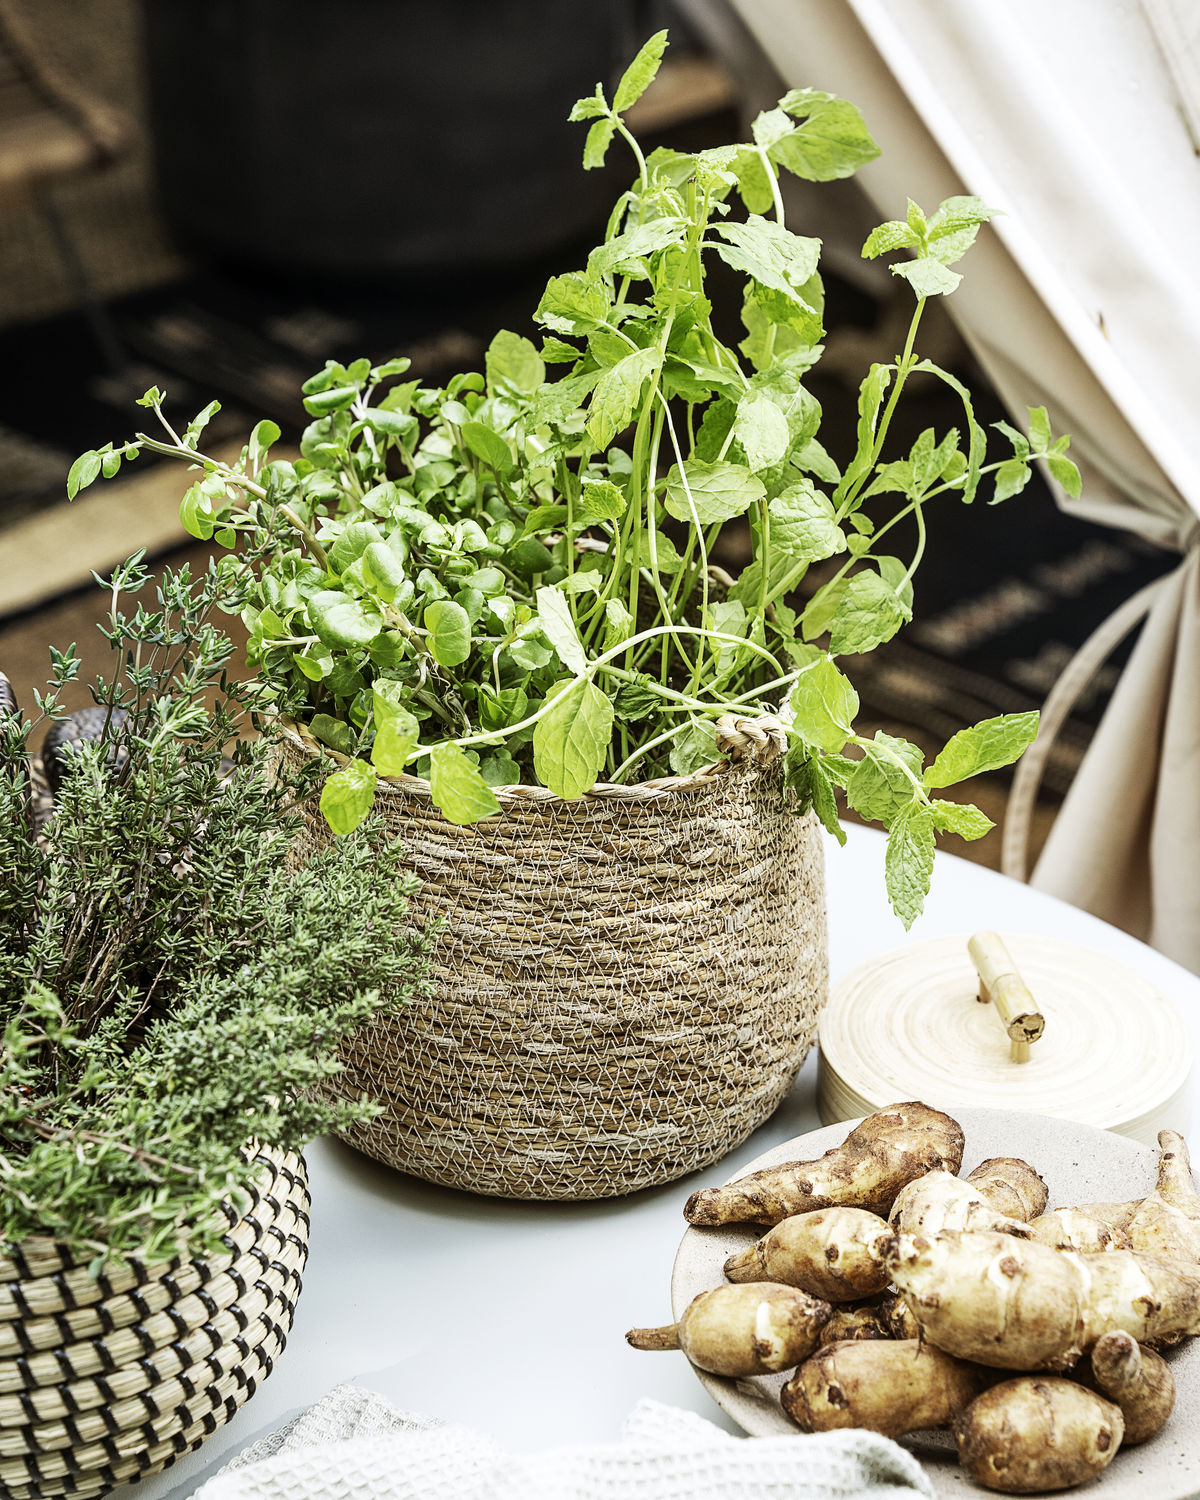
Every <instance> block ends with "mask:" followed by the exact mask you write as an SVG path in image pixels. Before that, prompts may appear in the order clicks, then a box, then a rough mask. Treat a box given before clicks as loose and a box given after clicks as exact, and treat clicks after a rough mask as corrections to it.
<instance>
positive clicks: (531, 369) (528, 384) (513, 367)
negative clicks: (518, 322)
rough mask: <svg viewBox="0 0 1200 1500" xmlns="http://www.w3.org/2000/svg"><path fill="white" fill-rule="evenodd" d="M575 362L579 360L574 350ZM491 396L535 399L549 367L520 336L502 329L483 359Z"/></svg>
mask: <svg viewBox="0 0 1200 1500" xmlns="http://www.w3.org/2000/svg"><path fill="white" fill-rule="evenodd" d="M571 357H572V358H576V359H577V358H578V355H577V354H576V353H575V351H574V350H572V351H571ZM484 369H485V371H486V372H487V388H488V394H489V395H491V396H496V395H506V394H508V393H509V392H511V391H516V392H517V393H518V394H520V395H523V396H532V395H533V394H534V392H535V391H536V390H537V389H538V387H539V386H540V385H541V383H542V381H543V380H545V378H546V366H545V365H544V364H543V363H542V357H541V355H540V354H539V353H538V352H537V349H536V348H535V347H534V346H533V344H532V343H530V341H529V340H528V339H526V338H522V337H521V335H520V334H519V333H510V332H509V330H508V329H507V328H502V329H501V330H500V332H499V333H498V334H497V335H496V337H495V338H494V339H493V340H492V342H491V343H490V344H489V345H488V350H487V353H486V354H485V355H484Z"/></svg>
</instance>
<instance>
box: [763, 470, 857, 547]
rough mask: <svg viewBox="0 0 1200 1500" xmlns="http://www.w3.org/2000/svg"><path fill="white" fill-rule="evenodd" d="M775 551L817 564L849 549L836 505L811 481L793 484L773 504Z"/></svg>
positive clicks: (772, 539)
mask: <svg viewBox="0 0 1200 1500" xmlns="http://www.w3.org/2000/svg"><path fill="white" fill-rule="evenodd" d="M767 510H768V512H769V514H770V518H771V550H772V552H782V553H784V554H785V555H786V556H788V557H794V558H797V559H799V560H803V561H807V562H817V561H819V560H821V559H822V558H826V557H833V556H835V555H836V554H837V553H839V552H844V551H845V550H846V537H845V533H844V532H843V531H842V528H841V527H840V526H839V525H838V523H837V512H836V511H835V510H834V508H833V505H832V503H831V502H830V501H829V500H828V499H827V498H826V496H824V495H822V494H821V493H820V492H819V491H818V490H815V489H814V488H813V486H812V484H811V482H810V481H808V480H802V481H801V482H800V483H799V484H793V485H789V486H788V488H787V489H786V490H784V491H783V493H782V494H781V495H777V496H776V497H775V499H774V500H772V501H771V503H770V505H769V506H768V507H767Z"/></svg>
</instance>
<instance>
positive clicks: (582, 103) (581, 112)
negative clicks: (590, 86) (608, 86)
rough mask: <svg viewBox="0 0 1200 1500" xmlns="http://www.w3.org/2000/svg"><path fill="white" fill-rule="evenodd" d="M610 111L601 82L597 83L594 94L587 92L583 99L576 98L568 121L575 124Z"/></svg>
mask: <svg viewBox="0 0 1200 1500" xmlns="http://www.w3.org/2000/svg"><path fill="white" fill-rule="evenodd" d="M607 113H608V105H607V104H606V103H605V100H604V89H603V87H602V86H601V85H600V84H597V85H596V92H595V93H594V94H585V95H584V96H583V98H582V99H576V101H575V103H574V104H572V106H571V113H570V114H569V115H568V116H567V119H568V121H570V122H571V123H572V124H574V123H575V122H576V121H578V120H595V119H597V118H599V116H600V115H606V114H607Z"/></svg>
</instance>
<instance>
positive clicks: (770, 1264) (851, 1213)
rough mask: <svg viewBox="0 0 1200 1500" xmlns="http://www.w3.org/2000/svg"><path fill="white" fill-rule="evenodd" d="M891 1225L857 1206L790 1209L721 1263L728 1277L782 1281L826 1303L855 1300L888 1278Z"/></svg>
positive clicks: (873, 1291)
mask: <svg viewBox="0 0 1200 1500" xmlns="http://www.w3.org/2000/svg"><path fill="white" fill-rule="evenodd" d="M891 1233H892V1232H891V1230H890V1229H889V1228H888V1225H887V1223H886V1221H885V1220H883V1219H881V1218H880V1217H879V1215H878V1214H872V1213H867V1211H866V1210H865V1209H861V1208H820V1209H815V1210H814V1211H813V1212H812V1213H807V1214H793V1215H792V1217H791V1218H788V1219H784V1220H783V1222H782V1223H780V1224H776V1226H775V1228H774V1229H772V1230H771V1231H770V1232H769V1233H767V1234H765V1235H763V1237H762V1238H761V1239H759V1240H756V1241H755V1242H754V1244H753V1245H749V1246H747V1248H746V1249H745V1250H741V1251H739V1252H738V1253H737V1254H736V1255H731V1256H730V1257H729V1259H728V1260H727V1261H726V1262H725V1274H726V1276H728V1277H729V1279H730V1281H782V1282H784V1283H786V1285H788V1286H798V1287H800V1288H801V1289H802V1290H803V1291H806V1292H809V1293H811V1294H812V1296H814V1297H823V1298H824V1299H825V1301H826V1302H856V1301H858V1300H860V1299H861V1298H863V1297H872V1296H875V1295H876V1294H877V1293H879V1292H882V1291H883V1289H884V1287H886V1286H887V1284H888V1281H889V1280H890V1279H891V1278H890V1277H889V1276H888V1273H887V1270H886V1269H885V1267H884V1255H885V1253H886V1251H887V1247H888V1243H889V1241H890V1239H891Z"/></svg>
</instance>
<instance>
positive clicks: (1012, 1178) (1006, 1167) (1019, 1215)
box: [966, 1156, 1050, 1224]
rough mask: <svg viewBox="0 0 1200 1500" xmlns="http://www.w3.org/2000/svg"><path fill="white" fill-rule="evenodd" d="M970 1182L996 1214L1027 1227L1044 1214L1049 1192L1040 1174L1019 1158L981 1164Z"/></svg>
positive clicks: (969, 1177) (991, 1159) (999, 1158)
mask: <svg viewBox="0 0 1200 1500" xmlns="http://www.w3.org/2000/svg"><path fill="white" fill-rule="evenodd" d="M966 1180H967V1182H969V1183H970V1184H971V1186H972V1187H973V1188H974V1189H975V1191H976V1192H977V1193H981V1194H982V1195H983V1197H984V1198H986V1199H987V1201H988V1202H989V1203H990V1204H991V1205H992V1207H993V1208H994V1209H995V1210H996V1212H997V1213H1001V1214H1004V1215H1006V1216H1007V1217H1008V1218H1010V1219H1020V1220H1022V1221H1023V1222H1024V1223H1026V1224H1027V1223H1028V1222H1029V1221H1030V1219H1036V1218H1037V1216H1038V1214H1041V1213H1045V1211H1046V1204H1047V1203H1048V1202H1049V1201H1050V1192H1049V1189H1048V1188H1047V1187H1046V1184H1045V1183H1044V1182H1043V1181H1042V1179H1041V1177H1040V1176H1039V1175H1038V1173H1037V1172H1035V1171H1034V1169H1033V1168H1032V1167H1031V1166H1030V1165H1029V1163H1028V1162H1027V1161H1022V1160H1021V1159H1020V1157H1018V1156H991V1157H989V1158H988V1159H987V1161H981V1162H980V1163H979V1165H978V1166H977V1167H976V1168H975V1170H974V1171H973V1172H968V1173H967V1177H966Z"/></svg>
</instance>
